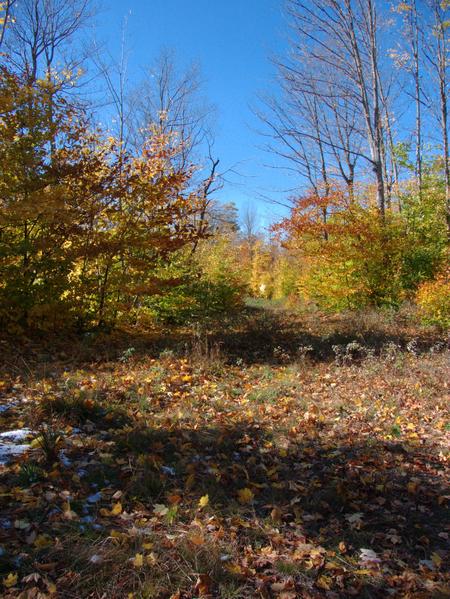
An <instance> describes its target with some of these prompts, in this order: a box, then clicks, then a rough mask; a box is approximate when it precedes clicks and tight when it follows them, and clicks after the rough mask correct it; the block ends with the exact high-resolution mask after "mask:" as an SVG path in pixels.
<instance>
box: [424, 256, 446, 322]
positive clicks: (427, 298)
mask: <svg viewBox="0 0 450 599" xmlns="http://www.w3.org/2000/svg"><path fill="white" fill-rule="evenodd" d="M416 302H417V305H418V307H419V311H420V314H421V316H422V320H423V322H424V323H425V324H433V325H437V326H439V327H441V328H443V329H448V328H450V268H449V267H447V269H446V270H445V271H443V272H442V273H440V274H439V275H438V276H437V277H436V278H435V279H433V280H432V281H426V282H425V283H422V285H420V287H419V289H418V290H417V294H416Z"/></svg>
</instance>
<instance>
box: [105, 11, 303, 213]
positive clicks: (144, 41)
mask: <svg viewBox="0 0 450 599" xmlns="http://www.w3.org/2000/svg"><path fill="white" fill-rule="evenodd" d="M282 5H283V0H108V1H107V0H104V8H103V10H102V11H101V12H100V13H99V16H98V19H97V27H96V37H97V38H98V39H99V40H101V41H103V42H104V43H105V44H106V45H107V47H108V48H109V50H110V51H111V52H112V53H113V54H115V55H118V53H119V51H120V37H121V29H122V23H123V20H124V17H126V16H127V15H129V16H128V25H127V38H128V48H129V73H130V78H132V79H134V78H139V73H140V71H141V68H142V67H144V66H146V65H149V64H151V63H152V61H153V60H154V59H155V58H156V57H157V56H158V54H159V52H160V51H161V49H162V48H173V49H174V51H175V53H176V55H177V57H178V58H179V59H181V60H182V61H185V62H186V64H188V63H190V62H192V61H194V62H198V63H199V64H200V67H201V70H202V74H203V76H204V79H205V95H206V96H207V98H208V100H209V101H210V102H211V103H212V104H214V105H215V106H216V107H217V113H218V116H217V130H216V143H215V153H216V154H217V156H218V157H219V158H220V160H221V167H222V169H228V168H230V167H232V166H234V165H235V167H236V169H237V171H238V172H239V173H240V176H233V177H232V179H233V180H234V183H233V182H231V183H229V184H227V185H226V186H225V188H224V189H223V190H222V191H221V192H220V194H219V195H220V199H221V200H222V201H235V202H236V204H237V205H238V206H239V207H244V206H245V205H246V203H248V202H251V203H256V204H257V205H258V212H259V214H260V216H261V220H262V223H261V224H264V223H267V222H268V221H273V220H274V219H276V217H277V216H279V215H280V214H282V212H283V211H282V209H281V208H278V207H276V206H271V205H268V204H267V203H265V202H264V201H262V200H261V199H260V194H265V195H268V196H271V197H273V198H276V199H282V197H283V194H280V193H279V191H278V192H277V191H276V190H283V189H288V188H289V187H290V185H292V183H290V182H289V180H288V178H287V175H286V174H285V173H283V172H282V171H280V170H277V169H272V168H267V167H265V166H264V165H265V164H269V163H270V162H271V160H272V159H271V157H270V156H269V155H268V154H267V153H266V152H264V151H263V150H261V149H259V148H258V146H261V145H263V143H264V140H263V139H262V138H261V137H260V135H259V134H258V133H257V131H256V130H257V129H258V128H261V126H260V124H259V123H258V121H257V119H256V117H255V116H254V114H253V112H252V109H251V105H252V104H253V105H254V104H255V102H256V97H257V94H258V92H261V91H264V90H265V91H267V90H268V89H269V88H270V86H271V85H273V71H274V69H273V66H272V64H271V62H270V60H269V57H270V56H271V55H272V54H274V53H278V52H280V51H282V50H283V48H285V46H286V42H285V38H286V27H285V20H284V16H283V14H282Z"/></svg>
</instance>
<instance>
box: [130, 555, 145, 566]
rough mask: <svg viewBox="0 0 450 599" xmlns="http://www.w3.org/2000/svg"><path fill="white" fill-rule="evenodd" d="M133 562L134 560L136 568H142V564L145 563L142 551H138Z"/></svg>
mask: <svg viewBox="0 0 450 599" xmlns="http://www.w3.org/2000/svg"><path fill="white" fill-rule="evenodd" d="M132 562H133V566H134V567H135V568H142V566H143V565H144V556H143V554H142V553H136V555H135V556H134V558H133V559H132Z"/></svg>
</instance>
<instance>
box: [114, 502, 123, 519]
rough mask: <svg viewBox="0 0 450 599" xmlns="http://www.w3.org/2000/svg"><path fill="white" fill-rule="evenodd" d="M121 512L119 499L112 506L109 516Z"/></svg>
mask: <svg viewBox="0 0 450 599" xmlns="http://www.w3.org/2000/svg"><path fill="white" fill-rule="evenodd" d="M121 513H122V504H121V503H120V501H118V502H117V503H115V504H114V505H113V506H112V509H111V516H118V515H119V514H121Z"/></svg>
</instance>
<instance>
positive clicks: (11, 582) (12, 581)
mask: <svg viewBox="0 0 450 599" xmlns="http://www.w3.org/2000/svg"><path fill="white" fill-rule="evenodd" d="M17 580H18V574H17V573H16V572H14V573H13V572H10V573H9V574H8V576H7V577H6V578H4V579H3V584H4V585H5V587H6V588H7V589H10V588H12V587H13V586H15V585H16V584H17Z"/></svg>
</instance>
